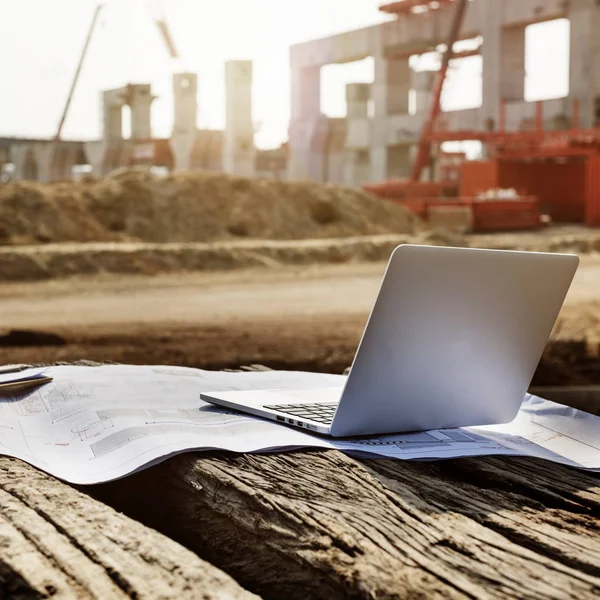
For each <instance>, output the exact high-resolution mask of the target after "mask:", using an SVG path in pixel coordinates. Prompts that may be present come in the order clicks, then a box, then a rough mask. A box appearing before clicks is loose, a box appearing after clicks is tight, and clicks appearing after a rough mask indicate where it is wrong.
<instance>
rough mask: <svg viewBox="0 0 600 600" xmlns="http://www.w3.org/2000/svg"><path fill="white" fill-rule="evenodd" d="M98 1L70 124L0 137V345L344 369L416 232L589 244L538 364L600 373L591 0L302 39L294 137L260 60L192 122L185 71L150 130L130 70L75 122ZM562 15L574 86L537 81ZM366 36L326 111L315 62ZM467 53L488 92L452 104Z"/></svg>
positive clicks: (147, 98)
mask: <svg viewBox="0 0 600 600" xmlns="http://www.w3.org/2000/svg"><path fill="white" fill-rule="evenodd" d="M101 10H102V7H101V6H98V8H97V9H96V12H95V13H94V15H93V19H92V22H91V25H90V27H89V31H88V33H87V38H86V42H85V46H84V48H83V51H82V52H81V55H80V56H79V61H78V64H77V68H76V70H75V75H74V77H73V79H72V85H71V88H70V90H69V93H68V97H67V102H66V105H65V107H64V111H63V112H62V114H61V115H60V116H59V119H58V123H59V125H58V129H57V131H56V134H55V135H54V136H53V137H52V138H44V139H32V138H17V137H4V138H0V177H1V181H2V183H0V279H1V280H2V282H3V286H2V290H1V291H0V304H1V305H2V308H3V314H5V315H6V319H5V321H4V324H3V328H4V331H3V332H2V334H1V335H0V358H1V359H2V360H4V361H5V362H17V361H25V362H35V363H39V362H55V361H69V360H75V359H77V360H79V359H91V360H102V361H104V360H108V361H115V362H127V363H143V364H181V365H189V366H195V367H209V368H237V367H239V366H241V365H245V364H254V363H260V364H263V365H266V366H269V367H285V368H290V369H297V368H299V369H308V370H316V371H332V372H343V371H344V369H345V368H347V367H348V366H349V364H350V363H351V361H352V356H353V353H354V351H355V348H356V345H357V343H358V340H359V337H360V332H361V330H362V327H363V325H364V322H365V319H366V318H367V315H368V310H369V307H370V305H371V303H372V301H373V298H374V296H375V294H376V291H377V285H378V282H379V280H380V277H381V274H382V272H383V269H384V266H385V261H386V260H387V258H388V257H389V254H390V252H391V250H392V249H393V248H394V247H395V246H396V245H398V244H399V243H404V242H413V243H421V244H436V245H451V246H473V247H486V248H507V249H522V250H536V251H551V252H552V251H572V252H576V253H577V254H579V255H580V256H581V257H582V266H581V268H580V273H579V275H578V276H577V279H576V283H575V285H574V289H573V291H572V293H571V295H570V296H569V297H568V300H567V303H566V305H565V308H564V310H563V314H562V315H561V319H560V322H559V325H558V326H557V328H556V332H555V334H554V338H553V339H554V342H553V344H552V345H551V346H549V348H548V351H547V352H548V355H547V357H546V358H545V359H544V361H543V363H542V364H541V365H540V371H539V374H538V375H537V379H536V382H537V383H538V384H544V385H554V384H558V383H563V384H565V383H590V382H597V380H598V379H600V377H599V375H598V373H599V372H600V371H599V370H598V369H597V363H598V356H599V354H600V349H599V341H600V301H598V300H597V298H598V296H597V291H598V290H600V259H599V258H598V251H600V122H599V119H600V108H599V107H600V69H599V68H598V67H597V64H598V61H597V60H596V58H597V57H598V56H600V47H599V48H596V46H598V45H599V44H600V41H598V40H599V38H598V36H597V35H596V31H597V26H598V25H600V6H598V5H597V3H596V2H595V1H592V0H571V1H569V2H565V1H561V0H556V1H555V0H548V1H547V2H543V3H540V2H537V1H536V0H518V1H517V0H502V1H496V0H470V1H468V0H437V1H429V0H402V1H398V2H392V3H388V4H385V5H382V6H381V7H380V11H381V13H382V14H383V15H384V16H385V19H384V20H383V22H381V23H379V24H376V25H374V26H370V27H367V28H363V29H357V30H353V31H350V32H347V33H343V34H338V35H334V36H332V37H328V38H323V39H317V40H312V41H306V42H304V43H300V44H296V45H293V46H291V48H290V55H289V56H290V63H289V68H290V73H291V90H290V97H291V110H290V114H291V120H290V123H289V138H288V140H287V141H286V142H285V143H283V144H282V145H281V146H280V147H278V148H275V149H270V150H265V149H261V148H257V147H256V144H255V137H254V133H255V124H254V121H253V106H252V87H253V63H252V61H251V60H231V61H228V62H226V64H225V65H224V87H225V127H224V129H222V130H217V129H207V128H199V127H198V125H197V123H198V113H199V110H200V111H201V109H202V107H199V105H198V86H199V85H201V82H199V79H198V75H197V74H195V73H193V72H188V71H185V72H177V73H174V74H173V76H172V82H171V83H172V90H173V99H174V104H173V128H172V132H171V135H170V136H169V137H163V138H156V137H153V129H154V128H153V125H152V123H151V106H152V102H153V100H154V99H155V96H154V94H153V91H152V88H151V85H150V84H149V83H129V84H127V85H125V86H123V87H120V88H117V89H109V90H103V91H101V94H102V95H101V97H102V115H101V116H102V136H101V139H97V140H93V139H86V140H74V139H67V140H65V139H63V126H64V123H65V120H66V119H67V117H68V111H69V105H70V103H71V100H72V96H73V93H74V91H75V89H76V87H77V83H78V78H79V76H80V73H81V71H82V69H85V57H86V51H87V48H88V47H89V45H90V43H93V37H94V30H95V27H96V23H97V19H98V15H99V14H100V13H101ZM558 19H567V20H568V22H569V24H570V36H569V40H570V41H569V93H568V95H567V96H565V97H561V98H554V99H550V100H545V101H534V102H531V101H526V99H525V83H524V82H525V76H526V73H525V71H526V68H525V65H526V56H525V55H526V52H525V46H526V44H525V38H526V30H527V28H528V27H530V26H531V25H534V24H536V23H542V22H551V21H554V20H558ZM156 24H157V25H158V28H159V31H160V33H161V36H162V40H163V43H164V47H165V48H166V50H167V52H168V54H169V55H170V56H171V57H175V58H176V57H177V56H178V50H177V47H176V44H175V38H174V36H173V35H172V34H171V32H170V30H169V28H168V26H167V23H166V21H164V20H158V21H157V23H156ZM426 55H427V56H429V57H432V56H433V58H434V59H435V60H434V61H433V63H432V64H434V66H433V67H430V68H429V69H425V70H415V68H413V67H414V65H415V62H414V61H415V57H417V58H418V57H420V56H426ZM367 57H370V59H372V61H373V65H374V78H373V82H372V83H352V82H350V83H348V84H347V85H346V89H345V94H346V117H344V118H333V117H327V116H326V115H325V114H324V113H323V112H322V108H321V82H322V69H323V67H325V66H327V65H331V64H345V63H351V62H355V61H361V60H364V59H365V58H367ZM473 57H479V59H480V60H481V62H482V77H481V87H482V89H481V97H482V102H481V106H479V107H477V108H469V109H464V110H453V111H446V112H444V111H443V110H442V97H443V91H444V85H445V84H446V82H447V76H448V72H449V71H451V70H452V69H455V68H457V65H458V64H459V63H460V62H461V61H463V60H469V59H472V58H473ZM124 107H129V109H130V114H131V131H130V134H129V135H124V133H123V109H124ZM449 142H460V143H462V142H470V143H473V142H475V143H477V144H478V145H479V146H478V147H479V148H480V152H479V155H478V156H477V158H476V159H472V158H471V157H468V156H467V153H466V152H463V151H449V150H447V149H446V148H447V147H448V146H447V144H448V143H449Z"/></svg>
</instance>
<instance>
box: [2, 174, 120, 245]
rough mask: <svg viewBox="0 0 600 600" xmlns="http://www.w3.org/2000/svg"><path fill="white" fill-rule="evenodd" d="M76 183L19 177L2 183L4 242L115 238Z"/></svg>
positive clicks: (21, 242) (75, 240)
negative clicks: (17, 179)
mask: <svg viewBox="0 0 600 600" xmlns="http://www.w3.org/2000/svg"><path fill="white" fill-rule="evenodd" d="M115 239H118V237H117V236H115V235H114V234H112V233H111V232H110V231H107V230H106V228H105V227H104V225H103V224H102V223H100V221H98V219H97V218H96V217H95V216H94V214H93V213H92V212H90V209H89V208H88V206H87V204H86V203H85V202H84V201H83V197H82V188H81V187H80V186H79V185H76V184H72V183H56V184H45V185H44V184H39V183H35V182H32V181H17V182H13V183H7V184H4V185H0V245H19V244H39V243H49V242H62V241H73V242H90V241H111V240H115Z"/></svg>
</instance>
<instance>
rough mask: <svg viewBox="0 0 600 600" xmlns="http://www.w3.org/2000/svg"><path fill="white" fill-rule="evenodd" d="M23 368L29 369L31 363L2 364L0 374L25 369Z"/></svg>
mask: <svg viewBox="0 0 600 600" xmlns="http://www.w3.org/2000/svg"><path fill="white" fill-rule="evenodd" d="M25 369H31V365H4V366H3V367H0V375H5V374H7V373H19V372H21V371H25Z"/></svg>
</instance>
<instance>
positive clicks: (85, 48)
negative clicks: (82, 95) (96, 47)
mask: <svg viewBox="0 0 600 600" xmlns="http://www.w3.org/2000/svg"><path fill="white" fill-rule="evenodd" d="M103 7H104V4H98V5H97V6H96V10H95V11H94V16H93V17H92V22H91V24H90V28H89V30H88V34H87V37H86V38H85V44H84V46H83V50H82V51H81V56H80V57H79V63H78V64H77V69H76V70H75V75H74V76H73V82H72V83H71V89H70V90H69V95H68V96H67V102H66V104H65V108H64V110H63V113H62V115H61V117H60V122H59V123H58V129H57V131H56V135H55V136H54V141H55V142H58V141H60V136H61V134H62V129H63V126H64V124H65V121H66V119H67V114H68V112H69V107H70V106H71V100H72V99H73V94H74V93H75V88H76V87H77V81H78V80H79V75H80V73H81V68H82V66H83V61H84V60H85V55H86V54H87V51H88V48H89V46H90V41H91V39H92V35H93V33H94V29H95V28H96V23H97V22H98V17H99V16H100V12H101V11H102V8H103Z"/></svg>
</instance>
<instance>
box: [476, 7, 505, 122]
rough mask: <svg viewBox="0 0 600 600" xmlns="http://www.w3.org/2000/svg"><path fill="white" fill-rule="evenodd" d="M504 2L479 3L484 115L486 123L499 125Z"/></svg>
mask: <svg viewBox="0 0 600 600" xmlns="http://www.w3.org/2000/svg"><path fill="white" fill-rule="evenodd" d="M503 5H504V2H498V0H485V1H484V2H480V3H479V15H480V19H481V22H480V31H481V33H482V35H483V45H482V48H481V56H482V59H483V75H482V86H483V89H482V98H483V106H482V113H483V119H484V121H486V120H489V119H492V120H493V122H494V123H495V125H496V126H497V125H498V117H499V114H500V71H501V55H502V35H501V27H500V24H501V23H502V14H503V10H504V7H503Z"/></svg>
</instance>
